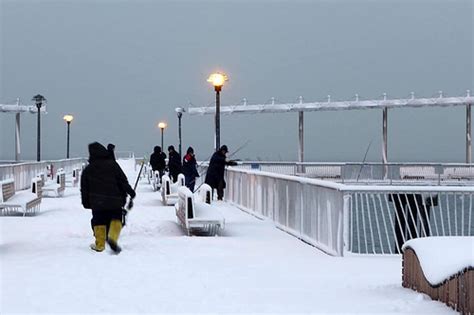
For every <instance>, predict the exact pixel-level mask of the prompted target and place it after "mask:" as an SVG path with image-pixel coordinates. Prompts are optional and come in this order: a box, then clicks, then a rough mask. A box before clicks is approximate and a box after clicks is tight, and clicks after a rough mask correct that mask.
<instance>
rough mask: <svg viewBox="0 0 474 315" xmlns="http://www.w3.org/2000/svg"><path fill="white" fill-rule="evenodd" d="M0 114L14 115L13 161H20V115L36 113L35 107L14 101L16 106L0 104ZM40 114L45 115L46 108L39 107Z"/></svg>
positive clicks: (18, 100) (17, 100)
mask: <svg viewBox="0 0 474 315" xmlns="http://www.w3.org/2000/svg"><path fill="white" fill-rule="evenodd" d="M0 113H14V114H15V161H19V160H20V155H21V144H20V135H21V132H20V131H21V128H20V114H21V113H31V114H36V113H38V109H37V107H36V106H35V105H25V104H21V103H20V99H19V98H17V99H16V104H0ZM41 113H44V114H46V113H47V112H46V106H44V107H41Z"/></svg>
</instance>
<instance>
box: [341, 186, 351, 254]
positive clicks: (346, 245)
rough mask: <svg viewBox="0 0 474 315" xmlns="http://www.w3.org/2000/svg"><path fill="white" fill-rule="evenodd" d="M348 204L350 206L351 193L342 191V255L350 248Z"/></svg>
mask: <svg viewBox="0 0 474 315" xmlns="http://www.w3.org/2000/svg"><path fill="white" fill-rule="evenodd" d="M350 206H351V195H350V194H348V193H344V196H343V210H342V212H343V214H342V215H343V220H344V221H343V226H342V240H343V246H342V256H345V255H346V253H349V252H350V250H351V248H350V246H349V244H350V226H351V225H350V220H349V218H350V211H351V209H350Z"/></svg>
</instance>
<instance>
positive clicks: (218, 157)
mask: <svg viewBox="0 0 474 315" xmlns="http://www.w3.org/2000/svg"><path fill="white" fill-rule="evenodd" d="M228 152H229V150H228V149H227V146H226V145H223V146H222V147H220V149H219V150H218V151H216V152H215V153H214V154H213V155H212V157H211V161H210V162H209V167H208V169H207V173H206V180H205V183H206V184H208V185H209V186H211V188H212V191H213V193H214V189H217V200H222V198H223V197H224V189H225V187H226V183H225V180H224V171H225V166H226V165H237V163H236V162H235V161H232V160H229V161H228V160H227V159H226V154H227V153H228Z"/></svg>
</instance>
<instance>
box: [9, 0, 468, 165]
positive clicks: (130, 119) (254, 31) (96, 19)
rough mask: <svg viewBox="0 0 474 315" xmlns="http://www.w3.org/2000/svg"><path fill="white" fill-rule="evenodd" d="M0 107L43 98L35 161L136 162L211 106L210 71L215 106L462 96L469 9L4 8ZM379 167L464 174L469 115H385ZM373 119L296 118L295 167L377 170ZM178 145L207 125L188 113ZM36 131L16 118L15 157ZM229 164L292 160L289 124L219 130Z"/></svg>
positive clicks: (260, 122) (195, 142) (347, 5)
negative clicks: (319, 164)
mask: <svg viewBox="0 0 474 315" xmlns="http://www.w3.org/2000/svg"><path fill="white" fill-rule="evenodd" d="M0 3H1V5H0V21H1V24H0V27H1V30H0V35H1V41H0V45H1V52H0V61H1V63H0V67H1V73H0V74H1V75H0V103H13V102H14V101H15V99H16V98H17V97H20V98H21V99H22V100H23V101H25V102H30V99H31V97H32V96H33V95H35V94H37V93H41V94H43V95H44V96H46V97H47V99H48V115H46V116H44V117H43V137H42V139H43V157H44V158H62V157H64V156H65V147H66V143H65V142H66V125H65V123H64V122H63V121H62V116H63V115H64V114H66V113H70V114H73V115H74V117H75V120H74V122H73V124H72V135H71V136H72V147H71V152H72V155H73V156H84V155H85V154H86V150H87V144H88V143H89V142H92V141H95V140H97V141H101V142H103V143H104V144H107V143H109V142H112V143H115V144H116V145H117V150H131V151H134V152H135V153H136V154H137V155H142V154H144V153H148V152H150V151H151V149H152V147H153V146H154V145H156V144H159V141H160V137H159V130H158V128H157V127H156V125H157V123H158V121H160V120H165V121H167V122H168V125H169V128H168V129H167V130H166V132H165V143H166V145H168V144H170V143H172V144H175V145H177V119H176V115H175V112H174V108H175V107H176V106H183V105H184V106H186V107H187V104H188V103H189V102H192V104H194V105H195V106H206V105H209V104H211V105H212V104H213V101H214V92H213V89H212V88H211V87H210V86H209V84H208V83H207V82H206V78H207V76H208V75H209V73H211V72H213V71H215V70H221V71H225V72H226V73H227V74H228V75H229V78H230V81H229V82H228V85H226V86H225V87H224V89H223V92H222V103H223V105H225V104H229V103H237V102H240V100H241V99H242V98H243V97H246V98H247V99H248V101H249V102H250V103H255V102H258V103H264V102H267V101H268V100H269V99H270V98H271V97H272V96H273V97H275V98H276V99H277V101H281V102H286V101H293V100H296V99H297V97H298V96H299V95H302V96H303V97H304V98H305V100H307V101H318V100H322V99H325V98H326V97H327V95H328V94H331V96H332V99H333V100H346V99H351V98H353V96H354V94H355V93H358V94H359V95H360V97H361V98H378V97H381V95H382V93H384V92H386V93H387V94H388V96H389V97H394V98H397V97H408V95H409V94H410V92H411V91H415V93H416V95H417V96H420V97H421V96H426V97H431V96H433V95H434V94H436V93H437V91H438V90H443V91H444V93H445V94H446V95H451V96H452V95H464V94H465V93H466V89H471V90H474V78H473V77H474V75H473V74H474V62H473V50H474V48H473V45H474V39H473V37H474V36H473V35H474V31H473V28H474V25H473V16H474V11H473V10H474V7H473V1H469V0H466V1H461V0H459V1H455V0H452V1H450V0H444V1H437V0H433V1H428V0H424V1H420V0H412V1H394V0H392V1H295V0H292V1H256V0H255V1H99V0H96V1H90V0H86V1H18V0H16V1H6V0H0ZM389 115H390V117H389V132H390V135H389V160H392V161H401V160H402V161H460V162H462V161H464V157H465V152H464V150H465V145H464V132H465V109H464V108H461V107H459V108H444V109H439V108H438V109H429V110H428V109H411V110H393V111H391V112H390V114H389ZM381 117H382V113H381V111H379V110H372V111H358V112H356V111H350V112H337V113H335V112H320V113H308V114H306V115H305V131H306V137H305V143H306V150H305V151H306V152H305V153H306V159H307V160H310V161H361V160H362V159H363V156H364V153H365V150H366V148H367V145H368V143H369V142H370V141H373V144H372V147H371V150H370V153H369V160H372V161H380V160H381ZM183 125H184V129H183V140H184V147H185V148H186V147H187V146H188V145H192V146H193V147H194V148H195V151H196V152H197V155H198V158H201V159H204V158H207V157H208V156H209V154H210V153H211V151H212V146H213V128H214V127H213V117H212V116H203V117H197V116H184V118H183ZM35 126H36V120H35V117H34V116H33V115H30V114H24V115H23V116H22V154H23V158H25V159H34V158H35V152H36V151H35V150H36V142H35V141H36V140H35V139H36V129H35V128H36V127H35ZM248 139H251V142H250V143H249V144H248V145H247V146H246V147H245V148H244V149H242V151H240V152H239V154H238V156H236V158H242V159H244V158H254V159H255V158H261V159H269V160H280V159H281V160H295V159H296V158H297V114H296V113H293V114H268V115H254V116H247V115H238V116H231V117H229V116H227V117H223V119H222V141H221V142H222V143H225V144H228V145H229V147H230V150H231V151H232V149H233V148H234V149H235V148H237V147H239V146H240V145H242V144H243V143H244V142H246V141H247V140H248ZM13 158H14V116H13V115H11V114H0V159H13Z"/></svg>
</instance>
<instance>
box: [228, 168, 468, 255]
mask: <svg viewBox="0 0 474 315" xmlns="http://www.w3.org/2000/svg"><path fill="white" fill-rule="evenodd" d="M227 185H228V186H227V187H228V188H227V192H226V195H225V198H226V199H227V200H229V201H231V202H233V203H235V204H237V205H238V206H240V207H241V208H243V209H244V210H246V211H248V212H251V213H252V214H254V215H256V216H260V217H266V218H269V219H271V220H273V221H274V222H275V224H276V225H277V226H278V227H279V228H281V229H282V230H284V231H286V232H288V233H290V234H292V235H294V236H296V237H298V238H300V239H302V240H304V241H305V242H308V243H310V244H312V245H314V246H316V247H318V248H320V249H321V250H323V251H325V252H327V253H329V254H332V255H343V253H344V252H352V253H360V254H395V253H399V249H400V248H401V246H402V245H403V242H405V241H406V240H408V239H411V238H415V237H423V236H430V235H436V236H451V235H474V222H473V219H474V218H473V217H474V213H473V212H474V187H473V186H382V185H372V186H369V185H348V184H340V183H334V182H331V181H324V180H318V179H311V178H305V177H296V176H290V175H282V174H275V173H269V172H262V171H255V170H245V169H239V168H228V170H227Z"/></svg>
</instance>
